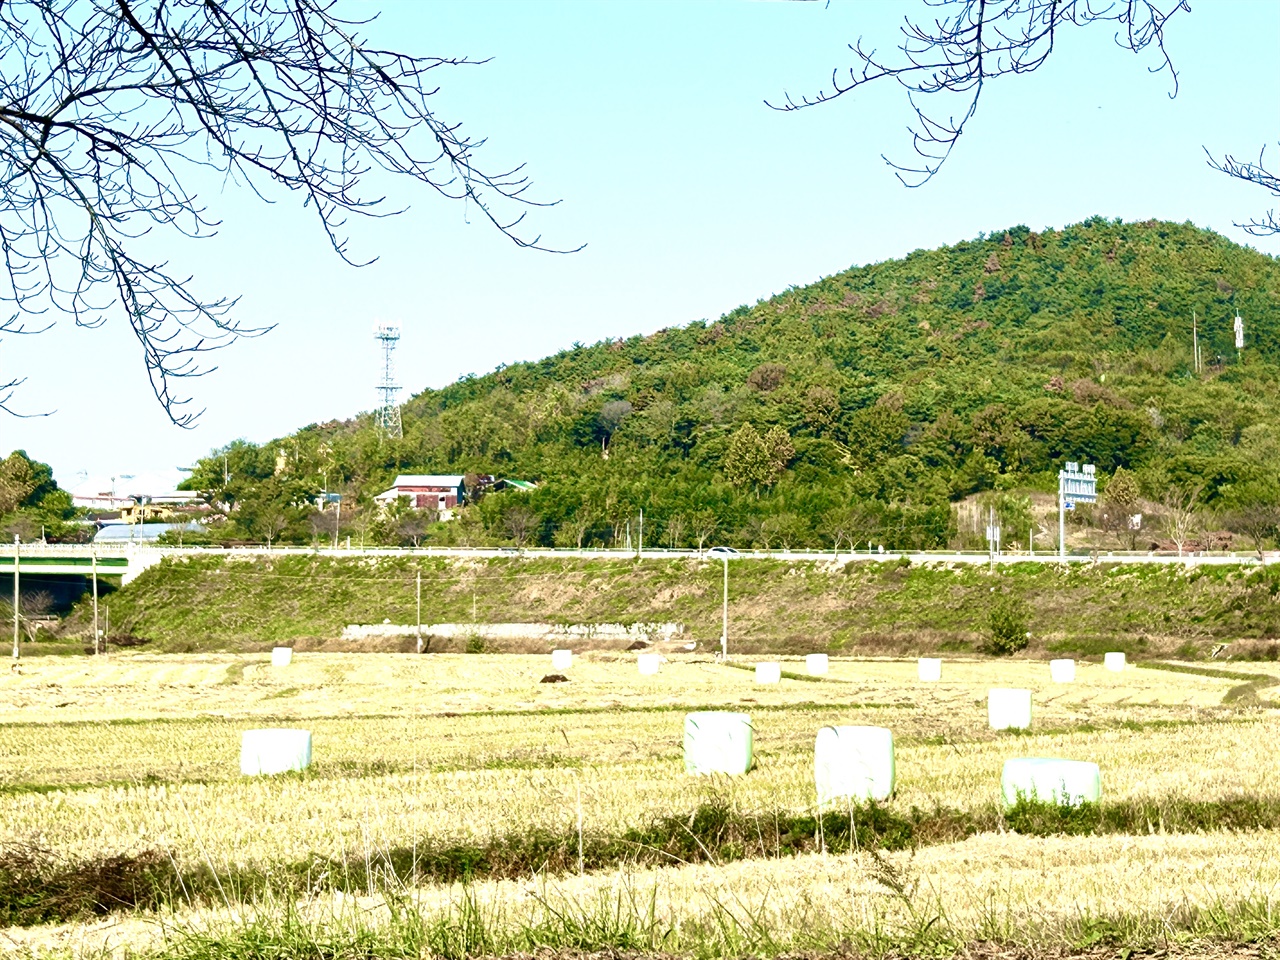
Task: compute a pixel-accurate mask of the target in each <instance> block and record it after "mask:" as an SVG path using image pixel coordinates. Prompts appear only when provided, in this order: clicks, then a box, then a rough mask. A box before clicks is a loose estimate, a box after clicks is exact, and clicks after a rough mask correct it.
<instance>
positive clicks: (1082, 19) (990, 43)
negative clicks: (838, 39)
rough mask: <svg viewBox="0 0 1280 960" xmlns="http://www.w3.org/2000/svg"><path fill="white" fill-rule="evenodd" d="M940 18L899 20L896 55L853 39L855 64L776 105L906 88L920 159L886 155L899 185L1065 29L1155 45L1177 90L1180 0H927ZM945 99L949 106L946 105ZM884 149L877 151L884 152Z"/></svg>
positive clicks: (920, 177) (926, 166)
mask: <svg viewBox="0 0 1280 960" xmlns="http://www.w3.org/2000/svg"><path fill="white" fill-rule="evenodd" d="M925 3H926V6H928V7H930V8H934V9H938V10H941V11H944V15H942V16H936V17H932V18H930V19H929V20H928V21H927V22H926V21H923V20H921V21H916V20H913V19H912V18H911V17H904V18H903V25H902V27H901V28H900V32H901V35H902V39H901V42H900V43H899V44H898V45H897V47H896V48H895V49H896V51H897V55H896V56H892V57H881V56H880V55H879V54H878V53H877V51H876V50H875V48H867V47H865V46H864V45H863V41H862V40H861V39H859V40H858V41H857V42H856V43H854V44H851V45H850V47H849V49H850V50H852V51H853V55H854V59H855V61H856V63H855V65H854V66H852V67H849V68H847V70H846V71H841V70H840V69H839V68H837V69H835V70H833V71H832V72H831V86H830V89H825V90H819V91H818V92H817V93H816V94H813V95H811V96H801V97H800V98H799V99H796V98H793V97H792V96H791V95H790V94H789V93H784V95H783V101H782V102H781V103H778V104H774V103H769V102H768V101H765V102H766V103H767V104H768V105H769V106H770V107H772V108H773V109H775V110H782V111H794V110H803V109H805V108H807V107H813V106H817V105H819V104H822V103H828V102H830V101H831V100H834V99H836V98H837V97H842V96H844V95H845V94H847V93H852V92H853V91H855V90H858V89H860V88H862V87H865V86H867V85H868V84H871V83H874V82H876V81H879V80H892V81H895V82H896V83H898V85H899V86H901V87H902V88H903V89H904V90H906V92H907V99H908V101H909V103H910V104H911V109H912V111H913V112H914V113H915V116H916V120H915V123H914V124H913V125H912V126H910V127H909V128H908V131H909V132H910V134H911V145H912V148H913V149H914V151H915V153H916V156H917V157H918V158H919V160H918V161H917V162H914V163H912V164H899V163H896V162H894V161H892V160H890V159H889V158H888V157H883V159H884V161H885V163H887V164H889V166H890V167H892V168H893V169H894V172H895V174H896V176H897V177H898V179H899V180H901V181H902V183H904V184H905V185H906V186H909V187H918V186H920V185H922V184H924V183H927V182H928V181H929V180H930V179H931V178H932V177H933V176H934V174H936V173H937V172H938V171H939V170H940V169H941V168H942V165H943V164H944V163H946V161H947V158H948V157H949V156H950V155H951V151H952V150H953V149H954V148H955V145H956V143H957V142H958V141H959V139H960V137H961V136H962V135H963V134H964V132H965V128H966V126H967V125H968V123H969V121H970V120H972V119H973V117H974V115H975V114H976V113H977V110H978V102H979V100H980V99H981V98H982V92H983V89H984V88H985V85H986V84H987V83H988V82H989V81H991V80H994V79H997V78H999V77H1004V76H1009V75H1017V74H1024V73H1031V72H1033V71H1035V70H1038V69H1039V68H1040V67H1041V66H1043V65H1044V62H1045V61H1046V60H1047V59H1048V58H1049V55H1050V54H1052V53H1053V51H1054V49H1055V48H1056V44H1057V40H1058V33H1059V31H1061V30H1062V29H1063V28H1065V27H1081V26H1088V25H1089V24H1093V23H1113V24H1115V26H1116V34H1115V42H1116V44H1117V45H1118V46H1119V47H1121V48H1122V49H1125V50H1130V51H1132V52H1134V53H1140V52H1141V51H1143V50H1145V49H1147V48H1148V47H1154V48H1155V49H1156V50H1157V51H1158V52H1159V57H1160V62H1159V63H1158V64H1157V66H1155V67H1152V68H1150V70H1151V72H1152V73H1160V72H1163V71H1166V70H1167V71H1168V72H1169V74H1170V76H1171V77H1172V78H1173V90H1172V91H1171V92H1170V96H1171V97H1172V96H1175V95H1176V94H1177V89H1178V74H1177V71H1176V70H1174V67H1173V61H1172V60H1170V58H1169V54H1168V52H1167V51H1166V50H1165V46H1164V34H1165V26H1166V24H1167V23H1168V21H1169V19H1170V18H1171V17H1172V16H1173V15H1174V14H1175V13H1177V12H1179V11H1190V9H1191V8H1190V5H1189V4H1188V3H1187V2H1186V0H1166V2H1164V3H1157V2H1154V0H1115V2H1107V0H925ZM948 104H954V107H953V108H949V107H948ZM882 156H883V155H882Z"/></svg>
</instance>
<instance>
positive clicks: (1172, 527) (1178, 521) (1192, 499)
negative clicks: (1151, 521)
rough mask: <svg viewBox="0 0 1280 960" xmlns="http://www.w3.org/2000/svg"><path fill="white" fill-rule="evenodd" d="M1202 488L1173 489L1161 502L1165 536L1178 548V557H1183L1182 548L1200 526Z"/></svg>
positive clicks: (1161, 519)
mask: <svg viewBox="0 0 1280 960" xmlns="http://www.w3.org/2000/svg"><path fill="white" fill-rule="evenodd" d="M1203 489H1204V488H1203V487H1202V486H1195V487H1190V488H1188V487H1171V488H1170V489H1169V491H1168V492H1167V493H1166V494H1165V495H1164V497H1163V498H1162V499H1161V501H1160V506H1161V507H1163V508H1164V515H1163V516H1162V517H1161V518H1160V522H1161V526H1162V527H1163V528H1164V532H1165V535H1166V536H1168V538H1169V539H1170V540H1172V541H1173V542H1174V545H1175V546H1176V547H1177V548H1178V556H1179V557H1181V556H1182V548H1183V547H1184V546H1185V545H1186V542H1187V541H1188V540H1190V539H1191V537H1192V536H1193V535H1194V534H1195V532H1196V529H1197V527H1198V526H1199V524H1200V504H1199V499H1200V491H1201V490H1203Z"/></svg>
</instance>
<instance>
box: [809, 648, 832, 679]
mask: <svg viewBox="0 0 1280 960" xmlns="http://www.w3.org/2000/svg"><path fill="white" fill-rule="evenodd" d="M830 665H831V661H830V659H829V658H828V657H827V655H826V654H825V653H810V654H808V655H806V656H805V658H804V669H805V672H806V673H808V674H809V676H811V677H825V676H826V675H827V669H828V668H829V667H830Z"/></svg>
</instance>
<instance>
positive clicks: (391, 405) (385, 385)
mask: <svg viewBox="0 0 1280 960" xmlns="http://www.w3.org/2000/svg"><path fill="white" fill-rule="evenodd" d="M373 336H374V338H375V339H376V340H377V341H378V342H379V343H380V344H382V381H381V382H380V383H379V384H378V411H377V413H376V414H374V423H375V424H376V425H377V427H378V430H379V431H380V432H381V433H382V434H383V435H384V436H386V437H388V438H390V439H392V440H399V439H400V438H401V437H403V436H404V428H403V427H402V426H401V424H400V403H399V401H397V400H396V396H397V395H398V394H399V393H400V384H398V383H396V344H398V343H399V342H400V327H399V325H397V324H393V323H380V324H378V325H377V326H376V327H374V328H373Z"/></svg>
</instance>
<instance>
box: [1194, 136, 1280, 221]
mask: <svg viewBox="0 0 1280 960" xmlns="http://www.w3.org/2000/svg"><path fill="white" fill-rule="evenodd" d="M1266 152H1267V148H1266V147H1263V148H1262V149H1261V150H1260V151H1258V162H1257V163H1250V162H1248V161H1241V160H1237V159H1236V158H1235V157H1233V156H1232V155H1231V154H1229V153H1228V154H1226V155H1225V156H1224V157H1223V158H1222V159H1221V160H1217V159H1215V158H1214V156H1213V154H1210V153H1209V151H1207V150H1206V151H1205V153H1206V154H1208V157H1209V166H1211V167H1213V169H1215V170H1220V171H1221V172H1223V173H1225V174H1226V175H1227V176H1229V177H1236V178H1237V179H1239V180H1244V181H1245V182H1246V183H1252V184H1256V185H1257V186H1259V187H1261V188H1262V189H1263V190H1266V191H1267V192H1268V193H1270V194H1271V196H1272V198H1274V199H1280V174H1276V173H1272V172H1271V171H1270V170H1268V169H1267V166H1266ZM1236 226H1237V227H1239V228H1240V229H1241V230H1244V231H1246V232H1248V233H1251V234H1253V235H1254V236H1255V237H1267V236H1270V235H1272V234H1275V233H1280V217H1278V216H1277V215H1276V211H1275V208H1274V207H1273V208H1272V209H1270V210H1268V211H1267V212H1266V213H1264V214H1263V215H1262V216H1261V217H1260V218H1255V219H1253V220H1248V221H1246V222H1244V223H1240V222H1237V223H1236Z"/></svg>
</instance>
